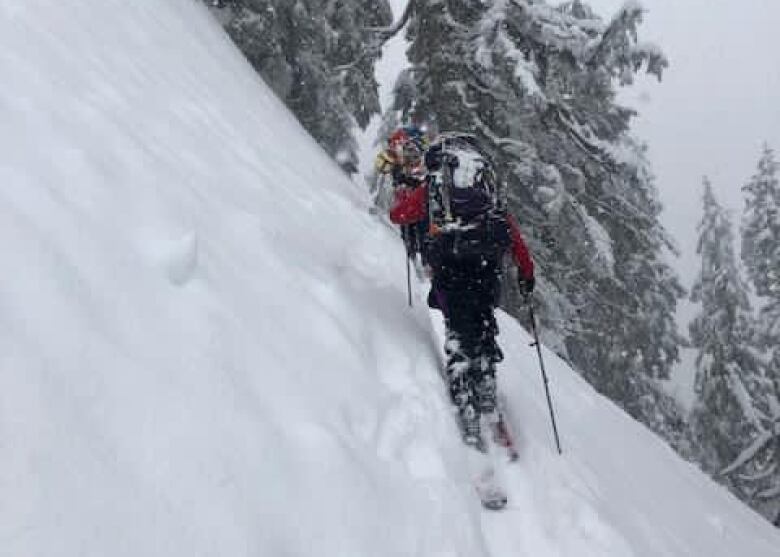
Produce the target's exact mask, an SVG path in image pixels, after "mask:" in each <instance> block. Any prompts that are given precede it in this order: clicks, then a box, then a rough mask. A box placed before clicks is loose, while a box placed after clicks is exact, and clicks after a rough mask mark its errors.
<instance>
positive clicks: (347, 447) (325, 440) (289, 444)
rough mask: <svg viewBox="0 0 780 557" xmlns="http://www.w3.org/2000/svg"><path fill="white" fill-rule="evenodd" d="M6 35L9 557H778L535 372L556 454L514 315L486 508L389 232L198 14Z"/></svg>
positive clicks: (2, 183) (746, 514)
mask: <svg viewBox="0 0 780 557" xmlns="http://www.w3.org/2000/svg"><path fill="white" fill-rule="evenodd" d="M0 37H1V38H0V41H2V43H1V44H2V47H3V48H1V49H0V72H1V73H2V75H3V76H4V77H5V79H4V86H3V88H1V89H0V118H1V119H2V121H3V123H4V125H3V127H2V128H1V131H0V242H2V248H3V249H2V254H3V255H2V261H3V270H4V273H3V279H2V281H0V451H1V452H0V455H1V456H2V460H1V462H2V464H0V493H2V497H0V555H8V556H14V557H17V556H25V557H26V556H38V555H40V556H50V555H67V556H71V555H74V556H75V555H94V556H104V555H112V556H122V555H128V556H129V555H134V556H135V555H144V556H153V555H166V556H169V555H187V556H194V555H274V556H277V555H278V556H285V555H290V556H292V555H317V556H321V555H333V556H368V555H370V556H379V557H383V556H388V557H390V556H398V555H419V556H433V555H435V556H477V555H488V554H491V555H504V554H506V555H518V554H520V555H542V554H544V555H548V554H549V555H556V554H558V555H632V554H635V555H665V554H668V555H685V554H686V552H688V554H691V555H724V556H725V555H733V554H735V553H736V552H737V551H738V550H742V552H743V553H745V554H750V555H769V554H770V553H769V552H770V550H771V549H772V548H774V547H777V544H778V537H777V535H776V534H775V532H774V531H773V530H772V528H771V527H769V526H768V525H766V524H765V523H764V522H763V521H761V519H760V518H758V517H757V516H755V515H753V514H752V513H751V512H750V511H748V510H746V509H744V508H743V507H742V506H741V505H739V504H738V503H737V502H736V501H734V500H733V499H731V498H730V497H729V496H728V495H727V494H725V492H723V491H722V490H721V489H719V488H718V487H717V486H714V484H712V483H711V482H709V481H708V480H706V479H705V478H704V477H703V476H701V475H699V474H698V473H697V472H695V470H693V468H691V467H689V466H688V465H685V464H683V463H681V462H680V461H679V460H677V459H676V457H674V455H673V454H672V453H671V451H669V450H668V449H667V448H666V447H665V446H663V445H662V444H661V443H660V442H658V441H657V440H655V438H654V437H652V436H651V435H650V434H649V433H647V432H646V430H644V429H643V428H641V427H640V426H638V425H637V424H635V423H634V422H632V421H631V420H629V419H627V418H626V417H625V416H624V415H622V414H621V413H620V412H619V411H618V410H617V409H615V408H614V407H613V406H611V405H610V404H609V403H607V402H605V401H604V400H603V399H602V398H601V397H599V396H597V395H595V394H594V393H593V392H592V390H590V389H589V388H588V387H587V386H586V385H585V384H584V383H583V382H582V381H581V380H580V379H579V378H578V377H577V376H576V375H575V374H574V373H573V372H572V371H571V370H569V369H567V368H565V366H564V365H563V364H562V363H560V362H558V361H556V360H555V359H554V358H552V356H549V355H548V356H549V358H550V362H549V363H550V366H551V375H552V376H553V389H554V395H555V396H556V402H558V403H559V412H560V420H561V430H562V434H563V442H564V449H565V450H566V453H565V455H564V457H562V458H561V457H558V456H557V455H555V454H554V452H553V451H552V450H551V448H552V447H551V441H550V439H549V432H548V427H549V426H548V424H547V422H546V419H547V413H546V412H547V410H546V407H545V405H544V399H543V396H542V395H541V394H540V393H541V390H540V385H539V380H538V377H537V376H536V375H535V374H536V371H535V370H536V368H535V367H534V366H535V362H534V360H533V357H534V352H533V351H532V350H530V349H529V348H528V347H527V345H526V342H527V337H526V336H525V333H523V332H522V331H521V330H520V329H519V328H518V327H517V326H516V324H514V323H512V322H511V321H510V320H509V319H507V318H502V328H503V330H504V332H503V335H502V341H503V342H504V345H505V348H506V352H507V353H508V358H507V362H506V363H505V364H504V366H503V368H502V381H504V389H505V390H506V392H507V393H509V396H510V399H511V404H512V408H513V418H514V425H515V428H516V429H517V430H518V431H519V432H521V435H520V437H521V444H522V450H523V455H522V457H521V462H520V463H519V464H518V465H517V466H516V467H515V468H516V469H515V470H514V471H513V470H510V471H509V472H508V473H509V481H510V487H511V490H512V491H511V495H512V501H513V502H512V508H511V509H509V510H508V511H507V512H506V513H503V514H500V515H485V514H483V513H481V512H480V510H479V505H478V502H477V501H476V498H475V496H474V494H473V493H472V491H471V488H470V484H469V482H468V478H467V474H466V472H465V470H466V467H465V458H464V455H463V449H462V447H461V445H460V442H459V440H458V439H457V434H456V428H455V427H454V425H453V423H452V419H451V415H450V409H449V405H448V404H447V401H446V399H445V395H444V389H443V388H442V386H441V382H440V380H439V378H438V374H437V366H438V362H439V358H440V355H439V354H438V346H439V344H440V341H439V338H438V334H440V333H439V332H438V331H436V327H440V323H439V322H438V321H437V320H436V318H434V320H433V327H432V326H431V320H430V317H429V315H428V312H427V310H425V309H424V308H423V307H422V304H421V303H420V300H421V299H422V297H423V296H424V291H423V290H422V288H421V286H420V285H415V288H416V292H415V296H416V300H417V304H416V306H415V308H413V309H411V310H410V309H409V308H407V307H406V299H405V298H406V293H405V282H406V277H405V268H404V259H403V258H404V254H403V248H402V246H401V245H400V244H399V242H398V241H397V239H396V236H395V233H394V232H393V231H392V230H390V229H389V228H387V227H385V226H383V225H381V224H378V223H377V222H376V221H375V220H374V219H372V218H371V217H369V216H368V213H367V210H366V209H367V206H368V199H367V194H366V192H365V191H362V189H361V188H360V187H358V186H356V185H355V184H353V183H351V182H350V181H348V180H347V179H346V178H345V177H344V176H343V174H341V172H340V171H339V169H338V167H337V166H336V165H334V164H333V163H332V162H331V161H330V160H329V159H328V158H327V157H326V156H325V154H324V153H323V152H322V151H321V150H320V149H319V148H318V147H317V146H316V145H315V144H314V142H313V141H312V140H311V139H310V138H309V137H307V136H306V134H305V133H304V132H303V131H302V129H301V128H300V126H299V125H298V124H297V122H295V121H294V119H293V117H292V116H291V115H290V114H289V113H288V112H287V111H286V110H285V109H284V107H283V106H282V105H281V104H280V103H279V102H278V101H277V100H276V99H275V98H274V97H273V95H272V94H271V93H270V92H269V90H268V89H267V88H266V87H265V86H264V85H263V84H262V83H261V82H260V81H259V80H258V79H257V77H255V75H254V74H253V72H252V71H251V68H250V67H249V66H248V65H247V64H246V63H245V62H244V61H243V59H242V58H241V57H240V55H239V54H238V52H237V51H236V50H235V49H234V48H233V47H232V45H231V44H230V43H229V40H228V39H227V38H226V37H225V36H224V35H223V34H222V32H221V30H220V29H219V27H218V25H217V24H216V23H214V22H213V21H211V19H210V17H209V15H208V13H207V12H206V10H205V9H204V8H203V7H202V5H201V4H200V2H195V1H193V0H139V1H136V2H132V3H130V2H122V1H120V0H83V1H81V2H78V3H76V2H57V3H53V2H44V1H43V0H25V1H24V2H22V1H11V2H4V3H2V5H0ZM516 370H517V371H516ZM637 471H639V472H641V476H642V478H644V483H643V484H642V483H639V480H638V479H636V477H637V473H638V472H637ZM484 532H486V533H487V536H486V535H485V534H484Z"/></svg>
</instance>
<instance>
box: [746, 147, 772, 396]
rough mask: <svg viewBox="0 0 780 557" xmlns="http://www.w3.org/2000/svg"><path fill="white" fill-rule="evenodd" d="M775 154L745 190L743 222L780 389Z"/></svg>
mask: <svg viewBox="0 0 780 557" xmlns="http://www.w3.org/2000/svg"><path fill="white" fill-rule="evenodd" d="M777 174H778V163H777V162H776V161H775V155H774V151H773V150H772V149H770V148H769V146H768V145H765V146H764V151H763V153H762V155H761V158H760V160H759V162H758V171H757V172H756V174H755V175H754V176H753V177H752V178H751V179H750V181H749V182H748V184H747V185H746V186H745V187H743V188H742V189H743V191H745V192H746V195H747V198H746V200H745V211H744V218H743V223H742V261H743V263H744V264H745V268H746V269H747V272H748V276H749V277H750V280H751V281H752V283H753V285H754V286H755V290H756V294H758V295H759V296H760V297H761V298H762V301H763V305H762V307H761V324H762V342H763V346H764V347H765V348H766V349H767V350H768V351H769V358H770V362H771V366H770V369H771V370H772V372H773V378H774V380H775V382H776V385H777V388H778V390H780V181H779V180H778V175H777Z"/></svg>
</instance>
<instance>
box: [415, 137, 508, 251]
mask: <svg viewBox="0 0 780 557" xmlns="http://www.w3.org/2000/svg"><path fill="white" fill-rule="evenodd" d="M425 165H426V167H427V169H428V172H429V176H430V178H429V184H428V195H429V197H428V219H429V249H428V251H429V257H430V259H431V261H432V263H434V264H436V262H437V261H439V262H442V261H445V260H448V259H452V258H457V259H474V260H479V259H481V260H486V259H487V260H494V261H498V260H499V259H500V258H501V256H502V255H503V253H504V252H505V251H506V249H507V248H508V247H509V245H510V244H511V237H510V233H509V224H508V222H507V218H506V211H505V208H504V203H503V201H502V196H501V192H500V191H499V184H498V180H497V179H496V174H495V169H494V165H493V162H492V160H491V159H490V157H489V156H488V155H487V154H486V153H485V152H484V151H483V150H482V149H481V148H480V147H479V145H478V143H477V141H476V138H474V137H473V136H471V135H468V134H463V133H445V134H441V135H440V136H439V137H438V138H437V139H436V141H435V142H434V143H432V144H431V146H430V147H429V148H428V150H427V152H426V154H425Z"/></svg>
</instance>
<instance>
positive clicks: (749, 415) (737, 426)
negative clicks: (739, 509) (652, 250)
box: [689, 179, 769, 498]
mask: <svg viewBox="0 0 780 557" xmlns="http://www.w3.org/2000/svg"><path fill="white" fill-rule="evenodd" d="M703 200H704V216H703V218H702V220H701V223H700V224H699V241H698V245H697V253H698V254H699V255H700V257H701V270H700V272H699V274H698V276H697V279H696V281H695V284H694V287H693V290H692V292H691V300H692V301H694V302H696V303H699V304H700V305H701V311H700V313H699V314H698V315H697V316H696V318H695V319H694V320H693V322H692V323H691V324H690V327H689V329H690V335H691V340H692V343H693V346H694V347H695V348H696V349H697V350H698V355H697V358H696V377H695V392H696V401H695V404H694V408H693V411H692V415H691V426H692V429H693V433H694V436H695V439H696V442H697V446H698V447H699V451H700V454H699V462H700V464H701V465H702V466H703V467H704V469H705V470H706V471H708V472H709V473H711V474H713V475H714V476H715V477H716V479H719V480H721V481H724V482H725V483H726V484H727V485H728V486H729V487H730V488H731V489H732V490H733V491H735V492H736V493H737V494H738V495H740V496H742V497H743V498H744V497H745V491H744V485H743V482H742V480H741V479H740V478H739V477H738V476H735V475H729V474H725V475H721V474H722V473H723V472H727V471H728V467H729V466H730V465H733V463H734V462H735V460H736V459H737V457H739V456H740V454H741V453H742V451H743V449H744V447H745V444H746V440H750V441H754V440H756V439H759V438H760V436H761V434H762V432H763V423H764V422H765V420H766V418H767V414H768V411H769V408H768V407H767V405H766V398H765V397H764V394H765V393H764V389H765V387H766V384H765V381H764V377H765V376H764V373H763V365H762V361H761V358H760V355H759V353H758V350H757V349H756V348H755V346H754V342H755V338H756V337H755V323H754V318H753V316H752V313H751V307H750V303H749V300H748V295H747V285H746V284H745V282H744V281H743V279H742V277H741V276H740V274H739V270H738V268H737V262H736V255H735V253H734V237H733V232H732V224H731V220H730V218H729V215H728V214H727V213H726V212H725V211H724V210H723V208H722V207H721V206H720V205H719V204H718V202H717V200H716V199H715V196H714V193H713V191H712V187H711V185H710V183H709V181H708V180H706V179H705V181H704V197H703Z"/></svg>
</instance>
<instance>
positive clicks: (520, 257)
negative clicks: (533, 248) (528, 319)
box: [390, 184, 534, 280]
mask: <svg viewBox="0 0 780 557" xmlns="http://www.w3.org/2000/svg"><path fill="white" fill-rule="evenodd" d="M427 201H428V186H427V184H426V185H423V186H419V187H416V188H398V189H396V190H395V199H394V200H393V206H392V207H391V208H390V220H391V221H393V222H394V223H395V224H414V223H417V222H420V221H422V220H425V217H426V212H427ZM507 221H508V223H509V234H510V236H511V238H512V258H513V259H514V261H515V264H516V265H517V267H518V268H519V269H520V273H521V275H522V277H523V279H524V280H530V279H532V278H533V276H534V261H533V259H531V253H530V252H529V251H528V247H527V246H526V245H525V242H524V241H523V235H522V234H521V233H520V227H519V226H518V224H517V220H515V217H514V216H512V215H508V216H507Z"/></svg>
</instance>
